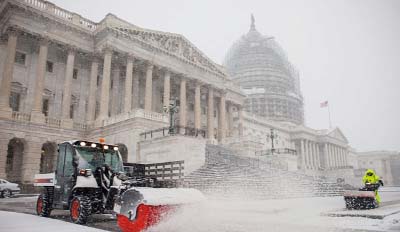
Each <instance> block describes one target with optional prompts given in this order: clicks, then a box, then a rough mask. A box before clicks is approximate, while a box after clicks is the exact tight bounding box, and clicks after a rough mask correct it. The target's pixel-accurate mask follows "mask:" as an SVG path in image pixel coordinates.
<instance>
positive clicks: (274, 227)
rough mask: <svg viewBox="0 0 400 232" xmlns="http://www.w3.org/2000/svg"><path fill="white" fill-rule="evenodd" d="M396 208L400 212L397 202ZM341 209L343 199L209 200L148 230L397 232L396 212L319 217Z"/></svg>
mask: <svg viewBox="0 0 400 232" xmlns="http://www.w3.org/2000/svg"><path fill="white" fill-rule="evenodd" d="M385 197H386V198H385ZM382 198H383V199H386V200H390V201H393V200H400V192H396V193H390V194H388V193H383V194H382ZM396 207H398V208H399V210H400V202H399V203H398V204H397V206H396ZM344 208H345V205H344V200H343V197H315V198H301V199H298V198H297V199H284V200H251V199H237V200H221V199H210V200H208V201H206V202H204V203H202V204H201V205H191V206H185V207H183V208H182V209H181V210H180V211H178V212H177V213H176V214H172V215H170V216H169V218H168V219H167V220H164V221H163V222H162V223H160V224H159V225H157V226H155V227H154V228H151V229H150V231H152V232H153V231H154V232H155V231H163V232H184V231H185V232H186V231H194V232H203V231H204V232H211V231H218V232H232V231H233V232H239V231H253V232H256V231H290V232H291V231H389V230H393V231H400V214H399V213H397V214H394V215H391V216H388V217H385V218H384V219H383V220H378V219H370V218H363V217H328V216H323V214H324V213H325V212H327V211H335V210H343V209H344ZM382 208H383V207H382Z"/></svg>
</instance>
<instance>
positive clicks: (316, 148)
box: [315, 143, 321, 169]
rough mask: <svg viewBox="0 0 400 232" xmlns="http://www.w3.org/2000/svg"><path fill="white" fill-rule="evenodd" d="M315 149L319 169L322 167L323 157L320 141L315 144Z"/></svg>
mask: <svg viewBox="0 0 400 232" xmlns="http://www.w3.org/2000/svg"><path fill="white" fill-rule="evenodd" d="M315 151H316V156H317V169H320V168H321V157H320V151H319V145H318V143H316V144H315Z"/></svg>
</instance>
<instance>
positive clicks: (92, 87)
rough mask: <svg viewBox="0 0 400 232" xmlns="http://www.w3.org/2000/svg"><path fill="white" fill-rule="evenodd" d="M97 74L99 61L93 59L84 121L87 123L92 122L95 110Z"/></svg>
mask: <svg viewBox="0 0 400 232" xmlns="http://www.w3.org/2000/svg"><path fill="white" fill-rule="evenodd" d="M98 74H99V61H98V60H97V58H96V57H93V60H92V67H91V68H90V81H89V99H88V109H87V113H86V120H87V121H88V122H92V121H94V114H95V110H96V92H97V76H98Z"/></svg>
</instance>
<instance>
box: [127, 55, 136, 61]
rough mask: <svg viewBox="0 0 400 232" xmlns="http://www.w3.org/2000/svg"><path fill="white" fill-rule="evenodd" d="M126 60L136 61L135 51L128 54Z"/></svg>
mask: <svg viewBox="0 0 400 232" xmlns="http://www.w3.org/2000/svg"><path fill="white" fill-rule="evenodd" d="M126 62H132V63H133V62H135V56H134V55H133V53H127V54H126Z"/></svg>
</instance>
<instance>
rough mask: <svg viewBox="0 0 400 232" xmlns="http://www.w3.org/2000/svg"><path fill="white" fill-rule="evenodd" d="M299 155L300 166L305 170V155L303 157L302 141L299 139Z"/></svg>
mask: <svg viewBox="0 0 400 232" xmlns="http://www.w3.org/2000/svg"><path fill="white" fill-rule="evenodd" d="M300 154H301V165H302V168H303V169H304V170H305V169H306V155H305V149H304V140H302V139H300Z"/></svg>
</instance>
